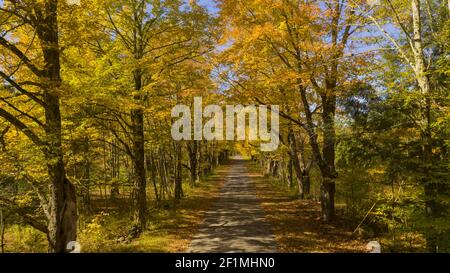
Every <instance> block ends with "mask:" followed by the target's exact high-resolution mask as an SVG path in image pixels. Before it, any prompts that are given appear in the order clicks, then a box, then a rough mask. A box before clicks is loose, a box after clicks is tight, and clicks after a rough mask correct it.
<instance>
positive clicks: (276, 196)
mask: <svg viewBox="0 0 450 273" xmlns="http://www.w3.org/2000/svg"><path fill="white" fill-rule="evenodd" d="M246 165H247V168H248V170H249V174H248V175H249V176H251V177H252V178H253V179H252V181H253V182H254V186H256V190H257V194H258V197H259V199H260V200H261V203H262V206H263V208H264V210H265V213H266V217H267V220H268V221H269V222H270V224H271V226H272V230H273V233H274V235H275V238H276V240H277V243H278V247H279V249H280V251H281V252H288V253H293V252H306V253H317V252H319V253H336V252H338V253H341V252H344V253H348V252H350V253H351V252H366V249H365V246H366V244H367V243H368V242H363V241H360V240H358V239H355V238H352V237H351V233H352V231H351V230H349V228H348V225H346V223H345V221H343V220H342V219H340V218H339V216H337V219H335V220H334V221H333V222H332V223H325V222H324V221H322V220H321V217H320V210H321V208H320V203H319V202H316V201H313V200H300V199H298V198H297V196H296V194H295V193H294V192H292V190H289V189H287V188H286V187H282V186H280V183H279V182H277V181H274V180H273V179H271V178H266V177H264V176H263V175H261V174H260V173H261V172H260V170H259V169H258V167H256V166H255V165H254V164H252V163H247V164H246Z"/></svg>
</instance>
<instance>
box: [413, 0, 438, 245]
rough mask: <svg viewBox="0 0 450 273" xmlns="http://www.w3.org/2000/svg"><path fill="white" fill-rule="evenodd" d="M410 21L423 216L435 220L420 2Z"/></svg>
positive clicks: (432, 239) (431, 241)
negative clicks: (418, 94) (419, 128)
mask: <svg viewBox="0 0 450 273" xmlns="http://www.w3.org/2000/svg"><path fill="white" fill-rule="evenodd" d="M411 9H412V19H413V45H414V48H413V55H414V64H415V67H414V74H415V77H416V79H417V83H418V85H419V88H420V90H421V95H422V96H423V98H424V106H423V107H422V113H423V115H422V116H423V122H422V123H423V124H424V125H425V126H424V128H422V132H421V135H422V155H421V157H422V158H421V160H422V168H423V177H424V178H423V179H422V183H423V185H424V193H425V214H426V216H427V217H430V218H435V217H437V216H438V215H439V211H438V206H437V202H436V200H437V197H438V186H437V184H436V183H435V182H433V181H430V180H431V179H430V173H431V170H430V167H431V165H432V164H433V163H432V162H433V152H432V151H433V144H432V143H433V138H432V129H431V123H432V121H431V97H432V94H431V91H432V90H431V87H430V80H429V79H428V76H427V72H428V71H427V70H428V69H427V67H426V65H425V57H424V52H423V51H424V49H423V44H422V23H421V17H420V10H421V7H420V1H419V0H411ZM433 233H434V232H433V230H432V229H430V230H427V231H426V234H425V237H426V240H427V248H428V250H429V251H430V252H436V251H437V240H436V236H435V234H433Z"/></svg>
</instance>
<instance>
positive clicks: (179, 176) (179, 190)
mask: <svg viewBox="0 0 450 273" xmlns="http://www.w3.org/2000/svg"><path fill="white" fill-rule="evenodd" d="M175 157H176V163H175V164H176V166H175V199H176V200H180V199H181V198H183V173H182V172H183V165H182V151H181V144H180V143H175Z"/></svg>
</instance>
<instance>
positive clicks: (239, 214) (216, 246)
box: [188, 159, 278, 253]
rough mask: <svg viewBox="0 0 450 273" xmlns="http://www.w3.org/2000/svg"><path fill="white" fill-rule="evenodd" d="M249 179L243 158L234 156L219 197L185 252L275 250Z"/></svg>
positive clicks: (265, 251) (267, 225)
mask: <svg viewBox="0 0 450 273" xmlns="http://www.w3.org/2000/svg"><path fill="white" fill-rule="evenodd" d="M251 179H252V178H251V176H250V174H249V172H248V170H247V168H246V166H245V162H244V161H242V160H239V159H235V160H233V161H232V166H231V169H230V171H229V173H228V174H227V178H226V180H225V182H224V185H223V187H222V189H221V190H220V193H219V198H218V200H217V201H216V202H215V203H214V205H213V206H212V208H211V209H210V210H209V211H208V212H206V213H205V218H204V221H203V223H202V224H201V226H200V229H199V232H198V234H197V235H196V236H195V237H194V238H193V240H192V241H191V244H190V247H189V249H188V252H194V253H211V252H212V253H236V252H251V253H267V252H278V248H277V245H276V241H275V237H274V236H273V234H272V232H271V227H270V224H269V223H268V222H266V220H265V215H264V211H263V209H262V207H261V202H260V200H259V199H258V197H257V195H256V189H255V186H254V184H253V182H252V180H251Z"/></svg>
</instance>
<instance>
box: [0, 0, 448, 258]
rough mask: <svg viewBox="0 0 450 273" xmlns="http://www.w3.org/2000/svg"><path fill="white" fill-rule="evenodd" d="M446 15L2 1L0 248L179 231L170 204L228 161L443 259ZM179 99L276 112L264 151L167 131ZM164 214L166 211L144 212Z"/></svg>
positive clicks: (362, 232) (426, 6)
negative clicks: (236, 158) (242, 161)
mask: <svg viewBox="0 0 450 273" xmlns="http://www.w3.org/2000/svg"><path fill="white" fill-rule="evenodd" d="M449 9H450V2H448V1H443V0H379V1H361V0H327V1H322V0H317V1H316V0H311V1H309V0H308V1H297V0H217V1H195V0H191V1H183V0H80V1H73V0H67V1H64V0H59V1H58V0H3V1H0V56H1V58H0V78H1V79H2V85H1V87H0V239H1V241H0V245H1V252H20V251H24V252H32V251H48V252H56V253H60V252H67V251H69V249H67V245H68V243H69V242H73V241H80V239H81V240H82V241H83V240H84V241H91V242H90V243H91V246H92V245H95V242H96V240H98V241H99V242H104V241H111V242H115V243H117V244H126V243H130V242H132V241H139V240H141V238H142V236H143V234H146V232H148V231H149V230H152V229H154V226H155V225H159V224H161V228H162V229H164V228H167V226H169V225H177V224H176V223H174V222H171V221H172V220H174V219H177V217H180V216H181V215H179V214H183V213H188V212H186V211H184V210H183V211H182V210H177V206H178V207H179V206H183V205H180V204H182V203H181V202H183V199H185V198H186V196H190V193H192V195H194V193H195V192H197V191H199V189H200V188H201V189H203V187H204V185H205V184H204V183H206V184H208V183H215V182H214V181H212V180H211V179H209V177H211V175H213V174H215V173H216V171H217V170H220V169H221V168H224V167H223V166H221V165H224V164H226V162H227V160H228V158H229V157H230V156H231V155H236V154H240V155H242V156H244V157H248V158H249V159H251V160H252V161H253V164H254V165H255V168H257V169H258V170H260V171H261V172H262V173H263V174H264V175H265V176H266V177H267V178H269V179H270V180H271V181H273V182H274V183H276V184H277V185H278V186H280V187H282V188H285V189H286V192H294V194H295V197H296V198H298V199H301V200H305V202H310V201H317V202H320V206H321V213H320V215H321V218H322V219H321V221H323V222H325V223H333V222H336V220H339V223H340V224H341V223H345V225H347V226H349V227H350V228H351V230H352V231H354V232H353V234H352V235H353V236H357V237H358V236H359V237H361V238H364V239H366V238H367V239H371V238H378V239H382V240H383V242H384V244H385V245H386V246H387V250H388V251H391V252H417V251H420V252H449V251H450V203H449V202H450V172H449V168H450V157H449V156H450V155H449V153H450V151H449V145H450V109H449V106H450V92H449V91H450V60H449V54H450V51H449V50H450V46H449V41H450V23H449V22H450V21H449V20H450V13H449ZM195 97H202V100H203V104H204V105H208V104H217V105H219V106H221V107H225V105H230V104H232V105H237V104H241V105H268V106H269V105H279V106H280V110H279V113H276V114H279V115H280V129H279V132H278V134H279V135H280V140H281V144H280V146H279V148H278V149H277V150H276V151H274V152H261V151H260V149H259V145H257V144H258V143H257V142H252V141H224V140H211V141H206V140H189V141H187V140H181V141H176V140H174V139H173V137H172V136H171V127H172V124H173V122H174V120H175V118H174V117H173V116H172V113H171V110H172V108H173V107H174V106H176V105H179V104H184V105H187V106H193V104H194V98H195ZM201 118H202V117H201ZM204 118H205V120H207V119H206V118H207V117H206V116H205V117H204ZM225 167H226V166H225ZM213 180H214V179H213ZM217 183H218V182H217ZM186 192H189V194H186ZM211 192H212V190H211ZM189 204H190V203H189ZM114 211H115V212H118V214H114V213H113V212H114ZM165 211H173V213H174V214H170V217H169V218H170V219H167V217H166V218H164V219H162V218H161V219H160V218H157V217H156V216H155V215H160V214H161V213H164V212H165ZM182 216H183V217H189V215H182ZM102 221H103V222H102ZM105 221H106V222H105ZM156 221H161V223H158V222H156ZM162 221H166V222H167V224H166V222H164V224H162V223H163V222H162ZM104 225H109V228H110V230H109V231H111V230H113V229H114V228H116V229H119V226H120V229H123V230H124V231H123V232H122V233H120V235H117V234H116V233H117V232H116V233H114V232H115V231H112V232H109V233H108V234H107V232H106V231H105V227H102V226H104ZM158 227H159V226H158ZM102 228H103V229H102ZM111 234H115V235H111ZM87 250H88V251H100V252H101V251H108V249H102V248H101V243H99V244H98V245H95V246H92V247H91V249H87ZM130 251H133V249H130ZM148 251H154V250H150V249H149V250H148Z"/></svg>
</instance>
